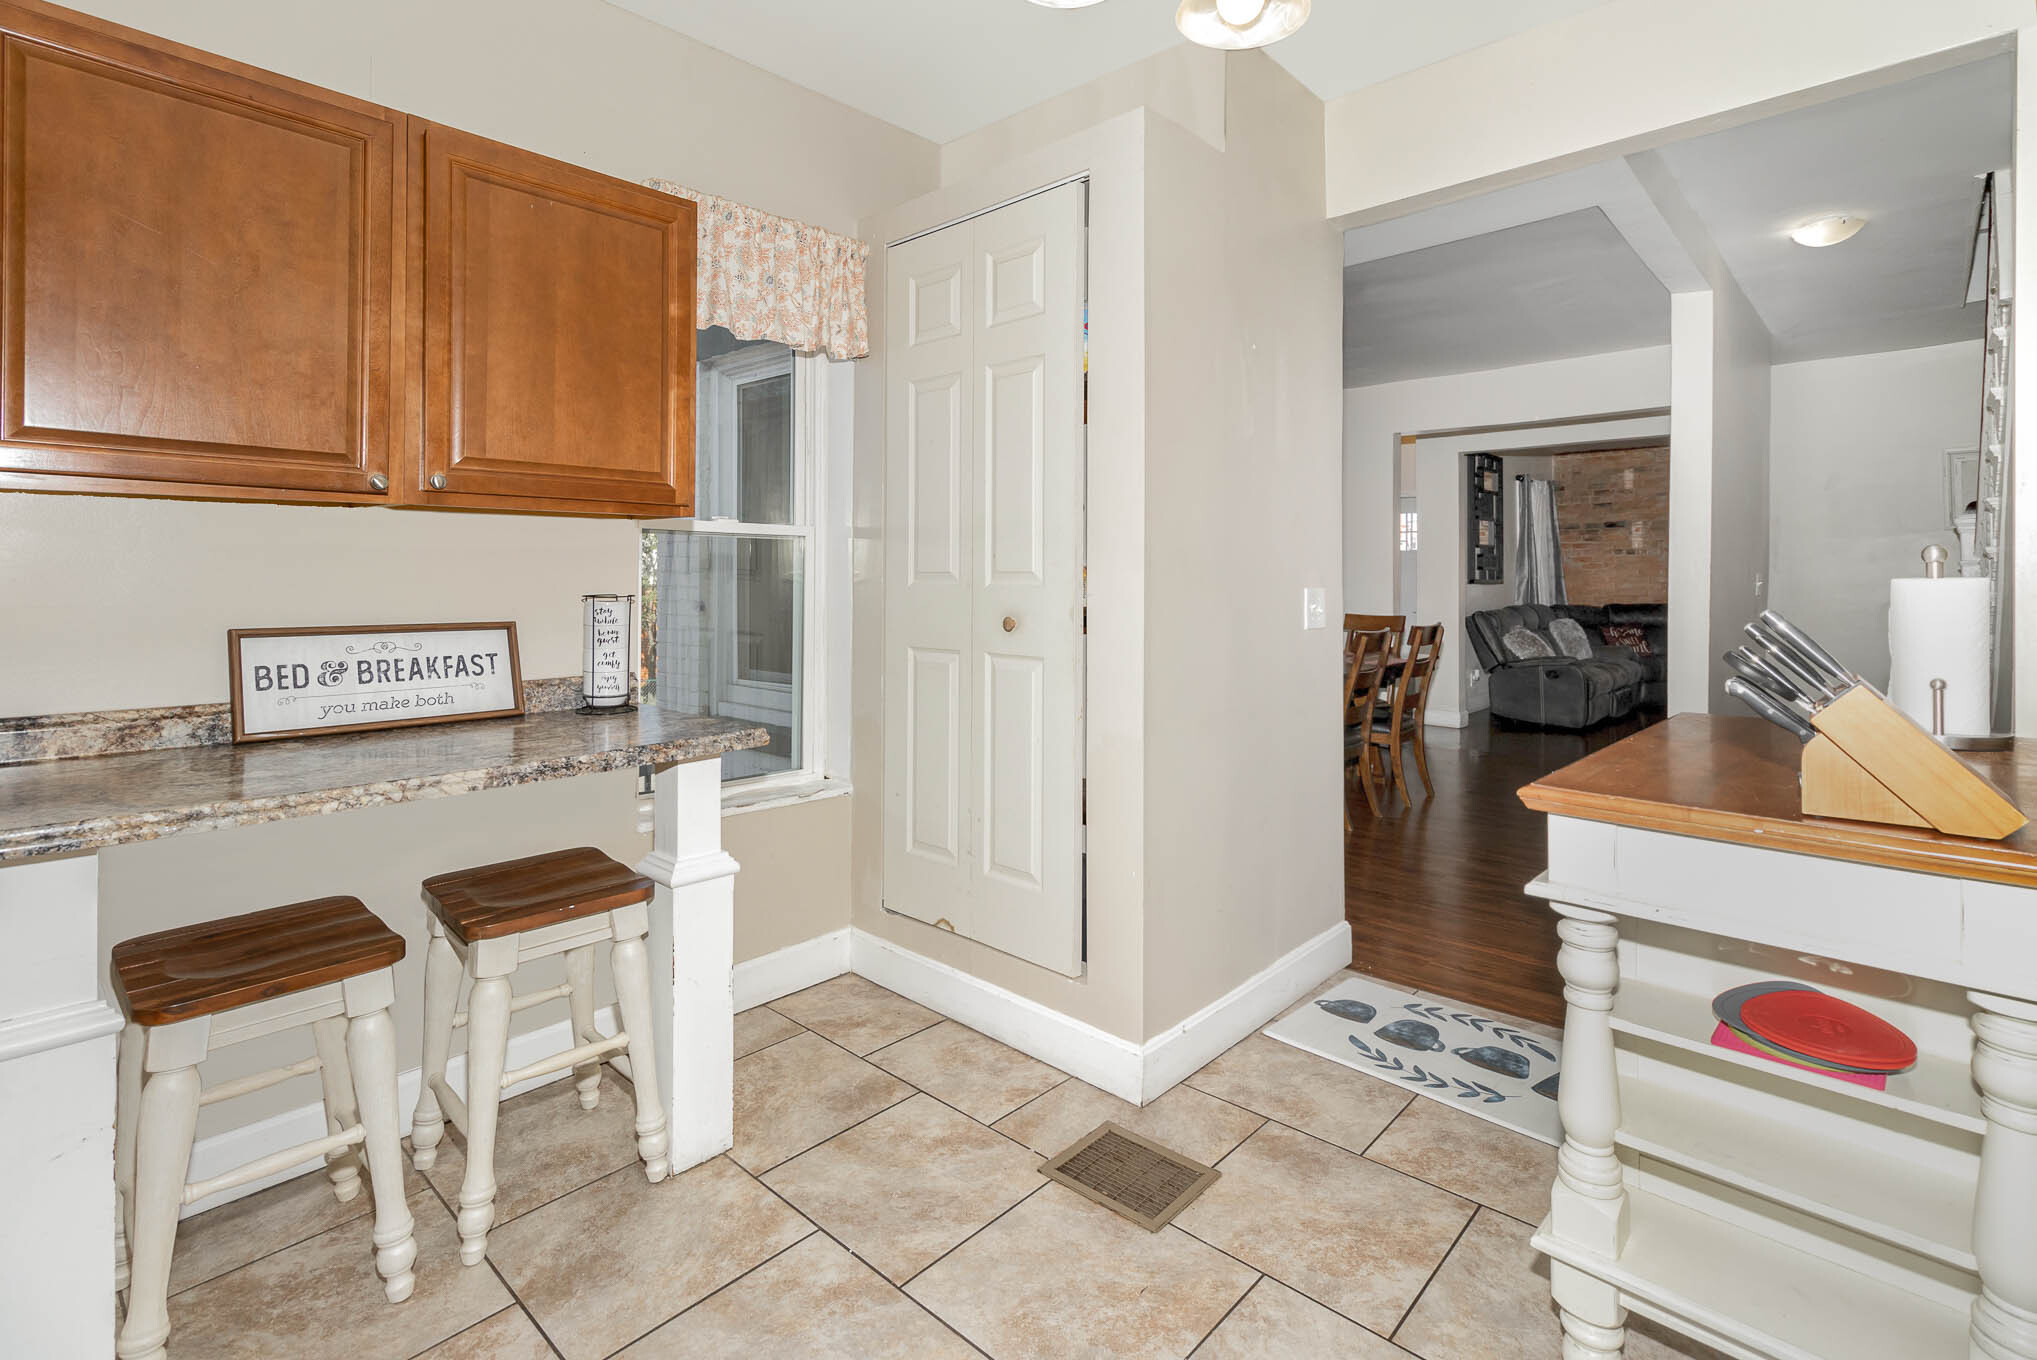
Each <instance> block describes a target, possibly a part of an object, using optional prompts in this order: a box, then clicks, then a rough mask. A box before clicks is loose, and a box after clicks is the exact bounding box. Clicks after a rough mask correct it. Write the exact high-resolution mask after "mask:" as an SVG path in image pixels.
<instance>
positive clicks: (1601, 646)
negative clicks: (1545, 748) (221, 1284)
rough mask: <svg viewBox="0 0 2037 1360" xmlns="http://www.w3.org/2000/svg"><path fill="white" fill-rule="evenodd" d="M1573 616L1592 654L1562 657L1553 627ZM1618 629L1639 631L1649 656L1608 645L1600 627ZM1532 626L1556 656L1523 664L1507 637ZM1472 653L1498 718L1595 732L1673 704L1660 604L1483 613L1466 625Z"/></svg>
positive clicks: (1665, 613) (1510, 608) (1537, 606)
mask: <svg viewBox="0 0 2037 1360" xmlns="http://www.w3.org/2000/svg"><path fill="white" fill-rule="evenodd" d="M1559 618H1567V619H1574V620H1576V621H1577V624H1578V626H1579V627H1581V628H1582V629H1583V630H1584V635H1585V638H1586V640H1587V641H1589V642H1590V643H1591V652H1592V654H1591V656H1590V658H1589V659H1585V660H1580V659H1577V658H1574V657H1568V656H1564V655H1562V650H1563V649H1562V648H1560V647H1557V646H1555V639H1554V637H1553V636H1552V635H1551V634H1550V631H1549V625H1550V623H1552V622H1553V621H1554V620H1556V619H1559ZM1612 625H1619V626H1624V627H1632V628H1638V629H1640V638H1641V641H1642V644H1643V646H1644V647H1645V648H1646V654H1642V653H1639V652H1637V651H1636V650H1635V649H1633V648H1629V647H1621V646H1614V645H1612V644H1610V643H1607V642H1605V641H1603V633H1602V631H1601V630H1603V629H1604V628H1606V627H1608V626H1612ZM1514 628H1526V629H1527V630H1528V631H1529V632H1532V633H1535V634H1537V635H1539V636H1540V637H1541V638H1542V639H1543V640H1545V641H1547V642H1548V643H1550V646H1551V649H1552V650H1553V651H1555V652H1556V653H1557V655H1555V656H1553V657H1544V658H1539V659H1533V660H1522V659H1516V658H1515V657H1514V656H1513V655H1512V654H1511V653H1509V652H1508V651H1507V649H1506V645H1505V643H1504V642H1503V641H1502V639H1503V638H1504V637H1505V636H1506V634H1507V633H1508V632H1509V631H1511V630H1512V629H1514ZM1465 630H1466V631H1467V632H1468V633H1469V634H1470V635H1471V649H1472V651H1473V652H1474V653H1476V654H1477V657H1478V664H1479V665H1480V666H1482V667H1484V669H1485V672H1486V674H1487V675H1488V676H1489V677H1490V685H1491V701H1492V711H1493V714H1494V715H1495V716H1497V717H1501V718H1507V719H1510V720H1512V721H1514V722H1523V723H1533V724H1535V725H1537V726H1540V727H1563V728H1580V727H1591V726H1594V725H1596V724H1598V723H1602V722H1606V721H1608V720H1609V719H1613V718H1623V717H1625V716H1627V715H1628V714H1629V713H1632V712H1633V711H1634V710H1635V709H1637V708H1658V707H1661V706H1662V705H1663V704H1664V703H1665V702H1667V700H1668V696H1669V686H1668V681H1667V663H1668V653H1669V645H1668V644H1669V626H1668V609H1667V607H1666V606H1663V605H1659V604H1606V605H1580V604H1559V605H1542V604H1516V605H1507V606H1505V607H1504V608H1501V609H1484V610H1480V611H1479V612H1477V613H1475V614H1473V615H1471V616H1470V617H1469V618H1467V619H1466V620H1465Z"/></svg>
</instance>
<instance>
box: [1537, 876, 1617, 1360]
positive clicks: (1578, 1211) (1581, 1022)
mask: <svg viewBox="0 0 2037 1360" xmlns="http://www.w3.org/2000/svg"><path fill="white" fill-rule="evenodd" d="M1550 905H1551V906H1552V907H1554V908H1555V910H1556V913H1557V915H1558V916H1560V917H1561V918H1562V919H1561V920H1559V921H1558V922H1557V923H1556V933H1557V934H1558V935H1559V936H1560V937H1561V938H1562V940H1563V945H1562V947H1561V948H1560V949H1558V950H1557V951H1556V968H1557V971H1558V972H1560V973H1561V974H1562V975H1563V1000H1564V1013H1563V1080H1562V1082H1561V1083H1560V1084H1559V1085H1558V1086H1557V1088H1556V1089H1557V1094H1556V1105H1557V1109H1558V1110H1559V1112H1560V1113H1561V1114H1562V1116H1563V1147H1562V1149H1561V1150H1560V1151H1559V1152H1558V1153H1557V1154H1556V1184H1555V1186H1554V1187H1552V1189H1551V1191H1550V1202H1549V1231H1550V1232H1551V1233H1552V1234H1554V1235H1555V1236H1557V1237H1560V1238H1563V1239H1564V1240H1566V1241H1569V1242H1574V1243H1576V1244H1577V1245H1578V1246H1580V1247H1583V1248H1585V1249H1586V1250H1587V1251H1590V1252H1592V1253H1594V1254H1595V1255H1598V1256H1602V1257H1604V1258H1606V1259H1607V1260H1613V1259H1615V1258H1617V1257H1618V1256H1619V1254H1620V1252H1621V1250H1622V1249H1624V1248H1625V1246H1626V1245H1627V1191H1626V1186H1625V1184H1624V1182H1623V1179H1622V1176H1621V1172H1620V1159H1619V1156H1618V1154H1617V1153H1616V1152H1615V1151H1614V1148H1613V1134H1614V1131H1615V1130H1617V1129H1618V1128H1619V1126H1620V1078H1619V1072H1618V1069H1617V1068H1616V1066H1615V1058H1614V1052H1613V1026H1612V1018H1613V992H1614V990H1615V989H1616V988H1617V987H1618V986H1619V983H1620V962H1619V955H1618V954H1617V953H1616V952H1615V951H1616V949H1617V947H1618V945H1619V942H1620V936H1619V930H1618V928H1617V926H1616V925H1615V918H1613V917H1611V916H1609V915H1607V914H1606V913H1604V912H1601V911H1592V910H1590V909H1588V908H1585V907H1577V906H1572V905H1570V904H1569V903H1567V902H1552V903H1551V904H1550ZM1549 1286H1550V1293H1551V1294H1552V1295H1553V1296H1554V1297H1555V1299H1556V1305H1557V1307H1558V1309H1559V1310H1560V1311H1561V1313H1562V1318H1563V1355H1564V1360H1619V1357H1620V1355H1621V1348H1622V1345H1623V1343H1624V1342H1625V1339H1626V1321H1627V1313H1626V1309H1625V1308H1624V1307H1622V1306H1621V1304H1620V1299H1619V1292H1618V1291H1617V1290H1615V1289H1614V1288H1613V1287H1612V1286H1611V1285H1609V1284H1607V1283H1605V1282H1604V1281H1602V1280H1597V1279H1594V1278H1592V1277H1591V1276H1589V1275H1586V1274H1584V1273H1583V1272H1582V1271H1578V1270H1572V1269H1569V1268H1566V1267H1564V1266H1563V1265H1562V1264H1561V1263H1560V1262H1552V1263H1551V1268H1550V1274H1549Z"/></svg>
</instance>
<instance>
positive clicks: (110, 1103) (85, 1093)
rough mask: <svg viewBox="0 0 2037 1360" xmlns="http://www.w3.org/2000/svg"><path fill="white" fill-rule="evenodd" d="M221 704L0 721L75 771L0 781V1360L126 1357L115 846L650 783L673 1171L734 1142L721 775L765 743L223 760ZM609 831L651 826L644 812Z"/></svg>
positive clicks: (676, 732)
mask: <svg viewBox="0 0 2037 1360" xmlns="http://www.w3.org/2000/svg"><path fill="white" fill-rule="evenodd" d="M551 683H553V682H537V684H538V685H539V686H543V685H546V684H551ZM533 688H534V687H528V686H527V687H526V692H527V694H528V693H530V692H532V691H533ZM218 707H220V706H206V707H204V708H199V709H192V710H155V711H147V712H132V713H118V714H101V715H59V716H58V717H54V718H31V719H17V720H11V721H9V722H6V723H0V752H5V753H7V754H9V755H13V756H18V755H19V754H21V753H22V752H24V751H27V752H31V753H33V752H35V751H37V750H38V749H40V750H43V751H45V752H49V753H52V754H58V755H61V756H62V757H63V758H52V759H30V760H25V761H17V762H16V763H11V764H0V940H4V941H5V942H6V947H5V948H4V950H0V1111H5V1112H6V1117H5V1118H4V1119H0V1165H5V1166H7V1167H9V1168H11V1170H12V1174H11V1176H10V1182H9V1183H10V1192H9V1195H8V1197H7V1204H8V1218H9V1221H10V1223H11V1224H12V1225H13V1227H14V1231H12V1232H10V1233H9V1234H7V1235H6V1237H5V1238H4V1240H0V1318H5V1319H7V1325H6V1328H5V1331H6V1333H7V1335H6V1341H5V1344H4V1345H0V1350H4V1351H6V1352H7V1353H8V1354H20V1355H36V1356H45V1357H52V1358H53V1360H54V1358H55V1357H68V1356H80V1357H93V1360H99V1358H100V1357H104V1356H107V1355H111V1354H112V1353H113V1334H114V1311H113V1302H114V1219H115V1208H114V1205H115V1197H114V1181H113V1113H114V1088H115V1079H114V1068H115V1061H114V1060H115V1035H116V1034H117V1033H118V1032H119V1030H120V1029H121V1027H122V1024H123V1017H122V1015H121V1013H120V1011H118V1010H117V1009H115V1007H114V1006H113V1005H111V1004H110V1003H109V1001H108V996H109V991H108V984H107V977H106V975H107V950H108V948H109V947H110V945H111V944H112V943H113V941H111V940H102V939H101V938H100V932H99V914H100V910H99V885H100V866H99V861H98V852H99V851H101V850H104V849H107V848H109V847H113V846H119V845H125V844H129V843H133V842H139V841H148V840H154V839H157V838H160V837H165V836H179V835H186V834H192V833H197V832H205V831H216V830H220V829H223V828H230V827H236V826H243V825H249V824H254V823H260V822H271V821H278V820H282V819H285V818H294V817H307V816H312V815H317V814H325V813H344V812H347V811H350V810H353V809H358V808H365V807H372V806H376V805H379V804H390V803H404V802H410V801H414V800H418V799H427V798H442V797H448V796H453V795H457V794H463V793H472V792H477V791H480V790H483V789H496V788H504V787H508V786H511V785H518V784H529V783H536V782H540V781H546V780H557V779H566V778H571V777H575V776H579V775H588V774H598V773H601V772H603V771H610V770H619V769H629V768H635V767H640V766H648V767H651V768H653V769H654V770H655V771H656V776H655V790H654V797H653V802H652V804H651V808H650V811H651V830H652V849H651V852H650V854H649V855H647V856H646V857H645V858H644V859H643V861H642V862H641V863H639V864H638V865H637V866H636V868H637V872H638V873H640V874H642V875H644V876H645V877H648V878H650V879H651V880H652V881H653V883H654V884H655V895H654V897H653V899H652V902H651V909H650V925H649V938H648V947H649V959H650V974H651V982H650V992H651V997H650V1000H651V1015H652V1021H653V1037H654V1039H655V1047H656V1053H657V1059H658V1066H659V1068H660V1075H661V1076H662V1078H663V1080H662V1083H661V1092H662V1093H663V1094H664V1095H665V1097H666V1102H667V1123H668V1127H669V1128H670V1130H671V1136H670V1150H669V1156H670V1162H671V1166H672V1168H673V1169H674V1170H681V1169H684V1168H686V1167H689V1166H694V1165H697V1164H698V1163H700V1162H703V1161H705V1160H707V1159H708V1158H710V1157H713V1156H715V1155H717V1154H718V1153H721V1152H723V1151H725V1150H726V1149H727V1148H728V1147H729V1146H730V1144H731V1142H732V1141H733V1131H734V1130H733V1123H734V1120H733V1112H734V1104H733V1089H732V1071H731V1067H732V1064H731V1060H730V1053H731V1051H732V1048H733V1026H734V1010H733V1004H732V997H731V992H730V971H731V967H732V965H733V958H734V922H733V903H734V874H735V872H736V869H737V865H736V863H735V861H734V860H733V859H731V858H730V857H729V856H728V855H727V854H726V853H725V852H724V851H723V850H722V848H721V762H720V757H721V756H722V755H723V754H726V753H728V752H730V751H737V750H744V749H748V748H752V747H757V746H762V745H764V744H765V743H766V742H767V740H768V734H767V733H766V732H765V730H764V729H763V728H761V727H758V726H755V725H752V724H748V723H743V722H737V721H732V720H727V719H719V718H700V717H688V716H683V715H679V714H673V713H666V712H661V711H660V710H658V709H656V708H652V707H646V708H643V709H641V710H636V711H629V712H622V713H616V714H614V715H600V716H590V715H582V714H579V713H574V712H569V711H560V710H559V709H558V708H557V707H556V706H551V707H550V711H532V712H526V713H525V714H524V715H522V716H515V717H501V718H483V719H476V720H472V721H466V722H452V723H443V724H427V725H418V726H410V727H402V728H396V729H392V730H383V731H373V732H358V733H345V734H331V735H324V736H313V737H297V738H291V739H287V740H281V741H272V742H262V743H249V744H244V745H237V746H236V745H225V744H220V741H219V739H220V735H221V734H220V725H221V724H220V722H219V715H218V714H217V713H215V712H213V711H211V710H212V709H214V708H218ZM533 707H536V705H533ZM80 734H87V735H89V737H90V740H92V741H99V742H100V743H101V744H99V745H98V746H96V747H88V748H86V749H100V750H108V751H113V752H116V753H113V754H98V755H79V754H76V752H77V751H78V750H79V749H80V741H81V739H82V738H81V735H80ZM105 734H112V736H111V739H109V740H103V741H102V740H101V739H102V737H104V736H105ZM171 743H183V744H171ZM137 748H141V749H137ZM616 815H617V817H618V818H625V817H627V818H632V819H634V818H636V817H637V816H638V805H637V804H636V803H635V802H631V803H628V804H625V805H621V806H618V808H617V809H616ZM559 848H562V847H558V846H551V845H534V846H532V847H530V849H531V850H533V851H542V850H552V849H559ZM460 867H463V866H461V865H458V864H448V865H446V866H445V868H447V869H456V868H460ZM336 887H337V888H338V890H343V885H336ZM399 967H401V965H399ZM407 1080H413V1081H414V1074H412V1076H411V1077H410V1078H407ZM407 1099H408V1098H407V1097H406V1101H407ZM404 1112H405V1114H406V1115H407V1113H408V1106H407V1103H406V1105H405V1110H404ZM290 1141H291V1140H289V1139H287V1138H286V1139H284V1140H283V1143H282V1144H281V1146H287V1145H288V1144H289V1143H290Z"/></svg>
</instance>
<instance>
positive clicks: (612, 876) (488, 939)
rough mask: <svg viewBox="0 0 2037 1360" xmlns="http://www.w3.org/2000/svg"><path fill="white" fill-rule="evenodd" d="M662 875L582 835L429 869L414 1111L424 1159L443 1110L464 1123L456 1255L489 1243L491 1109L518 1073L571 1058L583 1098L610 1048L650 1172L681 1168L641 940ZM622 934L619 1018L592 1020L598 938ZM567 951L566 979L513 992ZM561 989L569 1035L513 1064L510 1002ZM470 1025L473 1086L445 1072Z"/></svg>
mask: <svg viewBox="0 0 2037 1360" xmlns="http://www.w3.org/2000/svg"><path fill="white" fill-rule="evenodd" d="M652 891H653V884H652V882H651V880H650V879H648V878H645V877H643V876H642V875H641V874H637V873H632V872H631V871H630V870H629V869H626V868H624V867H623V866H622V865H620V864H618V863H616V862H615V861H614V860H612V859H610V858H609V857H608V856H607V855H604V854H602V853H601V852H600V851H599V850H595V849H591V848H587V847H582V848H580V849H577V850H558V851H553V852H551V853H549V854H543V855H532V856H529V857H528V858H525V859H513V860H508V861H506V862H504V863H501V864H484V865H481V866H480V867H478V868H474V869H461V870H459V871H457V872H455V873H449V874H439V875H437V876H435V877H432V878H428V879H426V880H425V881H424V892H425V906H426V907H427V909H428V910H429V913H430V914H429V917H428V918H427V922H426V924H427V926H428V927H429V929H430V931H431V942H430V944H429V945H428V946H427V947H426V952H425V960H424V1081H423V1083H422V1089H421V1090H420V1091H419V1093H418V1097H417V1113H416V1117H415V1118H414V1120H413V1121H412V1123H411V1131H410V1143H411V1149H412V1154H413V1155H412V1160H413V1161H414V1162H415V1163H416V1165H417V1168H418V1170H420V1171H423V1170H426V1169H428V1168H429V1167H430V1166H431V1165H432V1163H433V1162H434V1161H436V1160H437V1158H438V1145H439V1140H440V1139H441V1138H442V1137H444V1135H445V1121H446V1120H448V1119H450V1120H452V1122H453V1124H454V1126H455V1127H457V1128H458V1129H459V1130H460V1132H461V1133H463V1134H464V1135H466V1139H467V1171H466V1175H465V1177H464V1178H463V1179H462V1181H461V1183H460V1209H459V1220H460V1259H461V1260H462V1261H464V1262H466V1263H467V1264H468V1265H470V1266H471V1265H478V1264H479V1263H480V1262H481V1259H482V1258H483V1257H485V1256H486V1255H487V1254H488V1229H489V1227H490V1226H491V1225H492V1224H493V1223H494V1221H495V1188H496V1187H495V1116H496V1112H497V1109H498V1107H499V1106H500V1104H501V1102H502V1092H503V1091H504V1090H505V1089H506V1088H508V1087H511V1086H514V1085H516V1084H517V1083H518V1082H522V1081H528V1080H529V1079H531V1078H532V1077H541V1076H544V1075H546V1074H547V1073H551V1072H558V1071H562V1070H564V1069H565V1068H568V1067H570V1068H572V1069H573V1070H574V1072H575V1074H576V1078H577V1079H576V1082H575V1084H576V1085H577V1086H578V1087H579V1090H580V1107H581V1108H582V1109H585V1110H591V1109H593V1108H594V1107H595V1104H596V1102H598V1101H599V1100H600V1098H601V1064H602V1062H603V1061H604V1060H606V1061H611V1062H614V1063H615V1064H616V1065H617V1067H618V1068H620V1069H621V1070H622V1071H623V1073H624V1074H625V1075H626V1076H628V1077H629V1079H630V1082H631V1084H632V1085H633V1086H634V1087H635V1088H636V1097H637V1118H636V1134H637V1155H638V1156H640V1157H642V1158H643V1161H644V1174H645V1175H646V1176H648V1177H649V1178H650V1180H651V1181H652V1182H653V1183H656V1182H658V1181H661V1180H663V1179H665V1176H666V1173H667V1172H669V1171H670V1170H671V1163H670V1161H669V1159H668V1156H667V1148H668V1143H669V1140H668V1137H667V1134H666V1128H665V1105H664V1102H663V1101H662V1100H661V1099H660V1098H659V1096H658V1063H657V1057H656V1045H655V1044H654V1043H653V1042H652V1040H651V1034H652V1028H651V975H650V968H649V965H648V963H647V961H646V955H645V950H644V935H645V934H646V933H647V932H648V930H649V929H650V919H651V918H650V908H649V907H648V906H647V905H646V903H648V902H649V901H650V900H651V893H652ZM602 940H613V941H614V942H615V943H614V947H613V949H611V951H610V953H609V968H610V970H611V971H612V972H613V973H614V975H615V998H616V1005H617V1009H618V1010H620V1011H621V1019H622V1025H621V1028H620V1030H619V1031H618V1032H617V1033H616V1034H614V1035H613V1036H610V1037H608V1038H603V1037H602V1035H601V1033H600V1032H599V1031H598V1030H596V1029H595V1028H594V946H595V945H596V944H597V943H599V942H600V941H602ZM553 954H564V955H565V956H566V960H565V962H566V981H565V982H564V983H563V984H561V985H559V986H556V987H547V988H544V989H542V990H540V991H535V992H529V993H526V994H525V995H523V996H512V995H511V993H510V988H509V978H510V975H511V974H512V973H514V972H515V971H516V970H517V967H518V966H519V965H520V964H523V963H527V962H529V961H531V960H533V959H542V958H548V957H550V956H551V955H553ZM463 972H464V974H465V975H466V976H467V977H468V978H469V979H471V980H472V982H473V987H472V989H471V991H470V992H469V994H468V998H467V1009H466V1011H465V1012H462V1013H457V1014H456V1013H455V1009H454V1007H455V1004H456V1003H457V1001H458V999H459V990H460V979H461V975H462V973H463ZM562 997H563V998H564V999H565V1000H566V1002H567V1004H568V1006H569V1008H570V1010H571V1013H572V1031H573V1039H572V1044H571V1045H570V1046H569V1047H568V1048H567V1049H566V1050H565V1051H564V1052H562V1053H556V1054H554V1055H553V1056H551V1057H549V1058H545V1059H542V1060H540V1061H538V1062H534V1063H532V1064H530V1065H529V1066H528V1067H520V1068H517V1069H516V1070H515V1071H513V1072H505V1071H503V1070H502V1069H503V1066H504V1064H505V1063H506V1062H507V1060H508V1049H509V1017H510V1015H511V1014H512V1013H513V1012H516V1011H520V1010H525V1009H528V1008H529V1007H531V1006H537V1005H542V1004H543V1003H545V1002H547V1001H556V1000H559V999H560V998H562ZM461 1026H465V1027H466V1030H467V1093H466V1098H465V1099H464V1100H463V1099H461V1098H460V1096H459V1095H457V1094H455V1093H454V1091H453V1090H452V1088H451V1087H450V1086H448V1085H447V1084H446V1055H447V1053H448V1052H449V1051H450V1050H451V1048H452V1042H453V1031H454V1030H455V1029H458V1028H460V1027H461Z"/></svg>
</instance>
